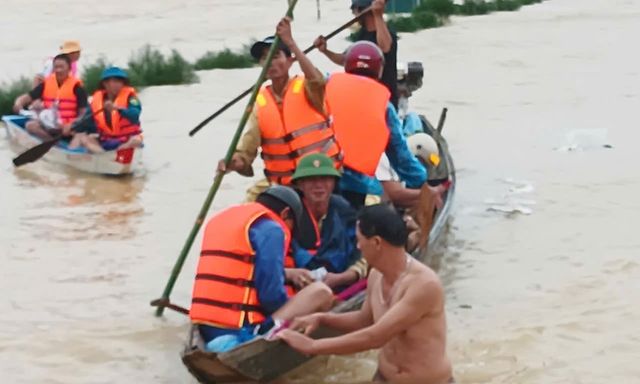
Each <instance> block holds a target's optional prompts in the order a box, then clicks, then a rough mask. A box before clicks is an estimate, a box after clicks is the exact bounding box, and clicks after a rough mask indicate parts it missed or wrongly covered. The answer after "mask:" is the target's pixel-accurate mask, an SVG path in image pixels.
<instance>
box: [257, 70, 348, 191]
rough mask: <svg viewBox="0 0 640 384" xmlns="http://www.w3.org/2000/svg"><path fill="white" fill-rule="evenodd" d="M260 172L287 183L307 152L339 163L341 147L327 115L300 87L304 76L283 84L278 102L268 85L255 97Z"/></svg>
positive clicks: (271, 179)
mask: <svg viewBox="0 0 640 384" xmlns="http://www.w3.org/2000/svg"><path fill="white" fill-rule="evenodd" d="M256 107H257V111H256V114H257V117H258V125H259V126H260V136H261V146H262V154H261V156H262V159H263V160H264V167H265V170H264V173H265V175H266V177H267V179H268V180H269V181H271V182H274V183H278V184H284V185H288V184H291V175H293V172H294V171H295V169H296V165H297V164H298V160H299V159H300V158H301V157H302V156H303V155H305V154H307V153H312V152H324V153H326V154H327V156H329V157H332V158H333V159H334V160H335V162H336V167H338V168H339V167H341V166H342V151H341V150H340V146H338V143H337V142H336V140H335V137H334V134H333V129H332V127H331V121H330V119H329V117H328V116H324V115H323V114H322V113H320V112H318V111H317V110H316V109H314V108H313V107H312V106H311V105H310V104H309V101H308V100H307V97H306V94H305V91H304V78H303V77H297V76H296V77H294V78H293V79H292V80H291V81H290V82H289V85H288V86H287V89H286V91H285V94H284V98H283V100H282V106H281V107H279V106H278V103H276V100H275V98H274V97H273V94H272V93H271V90H270V89H269V87H262V89H260V93H259V94H258V96H257V98H256Z"/></svg>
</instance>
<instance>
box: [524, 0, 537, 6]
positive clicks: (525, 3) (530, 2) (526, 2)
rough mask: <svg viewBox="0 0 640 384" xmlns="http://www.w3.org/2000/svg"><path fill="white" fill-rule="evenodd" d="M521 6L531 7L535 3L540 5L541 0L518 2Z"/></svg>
mask: <svg viewBox="0 0 640 384" xmlns="http://www.w3.org/2000/svg"><path fill="white" fill-rule="evenodd" d="M519 1H520V4H522V5H531V4H536V3H542V0H519Z"/></svg>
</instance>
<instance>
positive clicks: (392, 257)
mask: <svg viewBox="0 0 640 384" xmlns="http://www.w3.org/2000/svg"><path fill="white" fill-rule="evenodd" d="M356 236H357V239H358V247H359V248H360V250H361V251H362V256H363V257H364V258H365V259H366V260H367V262H368V263H369V265H371V266H372V267H373V270H372V271H371V273H370V275H369V281H368V286H367V297H366V300H365V302H364V304H363V306H362V308H361V309H360V310H359V311H354V312H349V313H343V314H335V313H315V314H312V315H309V316H304V317H300V318H298V319H296V320H294V321H293V322H292V324H291V327H290V329H287V330H283V331H281V332H280V333H278V334H276V338H280V339H282V340H284V341H285V342H286V343H288V344H289V345H290V346H291V347H292V348H294V349H296V350H298V351H299V352H301V353H304V354H307V355H320V354H351V353H356V352H361V351H366V350H369V349H376V348H381V350H380V355H379V358H378V371H377V372H376V375H375V377H374V381H378V382H381V381H382V382H385V381H388V382H393V383H422V384H444V383H450V382H453V378H452V373H451V362H450V361H449V359H448V358H447V355H446V322H445V312H444V293H443V289H442V285H441V284H440V280H439V279H438V276H437V275H436V274H435V272H433V271H432V270H431V269H429V268H428V267H426V266H424V265H423V264H421V263H419V262H418V261H416V260H414V259H413V258H412V257H411V256H409V255H407V254H406V253H405V251H404V244H405V242H406V241H407V229H406V226H405V224H404V222H403V221H402V218H401V217H400V216H399V215H398V214H397V213H396V212H395V211H394V210H393V209H392V208H391V207H389V206H385V205H374V206H369V207H365V208H364V209H363V210H362V213H361V214H360V216H359V218H358V225H357V232H356ZM320 325H323V326H326V327H330V328H334V329H336V330H338V331H342V332H344V333H345V334H344V335H342V336H338V337H332V338H326V339H318V340H314V339H311V338H310V337H308V336H306V335H308V334H310V333H311V332H313V331H314V330H315V329H316V328H318V326H320ZM297 330H299V331H302V332H303V333H299V332H297Z"/></svg>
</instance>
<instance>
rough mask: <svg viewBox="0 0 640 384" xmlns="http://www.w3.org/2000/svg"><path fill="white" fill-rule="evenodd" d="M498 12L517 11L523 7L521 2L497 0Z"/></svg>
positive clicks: (517, 0)
mask: <svg viewBox="0 0 640 384" xmlns="http://www.w3.org/2000/svg"><path fill="white" fill-rule="evenodd" d="M496 7H497V8H498V11H517V10H518V9H520V7H522V2H521V0H496Z"/></svg>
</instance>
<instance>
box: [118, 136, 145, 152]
mask: <svg viewBox="0 0 640 384" xmlns="http://www.w3.org/2000/svg"><path fill="white" fill-rule="evenodd" d="M141 146H142V135H135V136H131V137H129V139H128V140H127V141H126V142H125V143H124V144H122V145H121V146H119V147H118V149H127V148H139V147H141Z"/></svg>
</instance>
